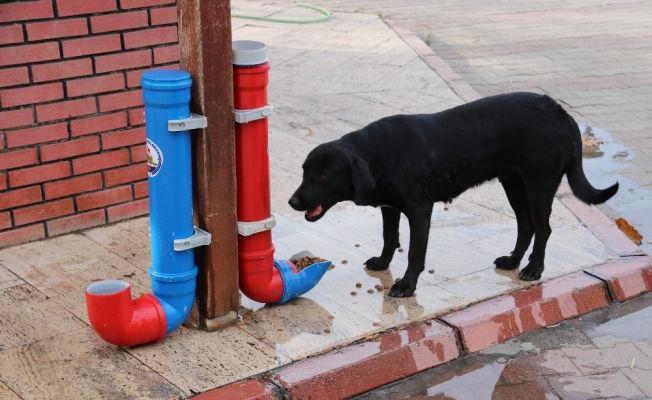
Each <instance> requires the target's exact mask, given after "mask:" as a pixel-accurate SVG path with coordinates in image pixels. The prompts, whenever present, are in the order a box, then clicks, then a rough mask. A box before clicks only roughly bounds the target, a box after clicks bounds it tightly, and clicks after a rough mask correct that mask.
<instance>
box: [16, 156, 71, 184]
mask: <svg viewBox="0 0 652 400" xmlns="http://www.w3.org/2000/svg"><path fill="white" fill-rule="evenodd" d="M67 176H70V163H69V162H68V161H61V162H58V163H52V164H45V165H40V166H38V167H30V168H24V169H19V170H16V171H11V172H9V185H11V187H19V186H27V185H31V184H33V183H40V182H47V181H53V180H55V179H59V178H65V177H67Z"/></svg>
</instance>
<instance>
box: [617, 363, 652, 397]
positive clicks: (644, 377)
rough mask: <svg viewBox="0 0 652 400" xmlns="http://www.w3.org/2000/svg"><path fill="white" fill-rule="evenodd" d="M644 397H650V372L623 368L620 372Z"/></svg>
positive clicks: (651, 389)
mask: <svg viewBox="0 0 652 400" xmlns="http://www.w3.org/2000/svg"><path fill="white" fill-rule="evenodd" d="M621 371H622V372H623V373H624V374H625V375H626V376H627V377H628V378H629V380H631V381H632V382H634V384H635V385H636V386H638V388H639V389H640V390H641V392H643V393H645V395H646V396H652V379H650V371H646V370H642V369H638V368H634V369H630V368H623V369H622V370H621Z"/></svg>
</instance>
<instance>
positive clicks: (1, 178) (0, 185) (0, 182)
mask: <svg viewBox="0 0 652 400" xmlns="http://www.w3.org/2000/svg"><path fill="white" fill-rule="evenodd" d="M6 189H7V174H5V173H4V172H0V191H2V190H6Z"/></svg>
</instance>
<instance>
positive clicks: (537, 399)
mask: <svg viewBox="0 0 652 400" xmlns="http://www.w3.org/2000/svg"><path fill="white" fill-rule="evenodd" d="M492 398H494V399H501V400H522V399H528V400H554V399H559V397H558V396H557V395H556V394H555V393H554V392H553V391H552V390H551V389H550V388H549V387H548V384H547V383H546V382H527V383H519V384H516V385H498V386H496V387H495V388H494V390H493V393H492Z"/></svg>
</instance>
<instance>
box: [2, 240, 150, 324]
mask: <svg viewBox="0 0 652 400" xmlns="http://www.w3.org/2000/svg"><path fill="white" fill-rule="evenodd" d="M0 264H2V265H4V266H5V267H6V268H8V269H9V270H10V271H11V272H13V273H14V274H16V275H18V276H19V277H20V278H22V279H24V280H25V281H26V282H27V283H29V284H30V285H32V286H34V287H35V288H36V289H38V291H39V292H41V293H43V294H45V295H46V296H48V297H50V299H52V300H53V301H55V302H57V303H59V304H60V305H61V306H63V308H65V309H66V310H68V311H70V312H71V313H72V314H74V315H75V316H76V317H77V318H79V319H81V320H83V321H85V322H88V317H87V315H86V300H85V290H86V286H87V285H88V284H89V283H91V282H93V281H96V280H100V279H123V280H125V281H127V282H129V284H130V285H131V286H132V291H133V294H134V296H138V295H139V294H142V293H147V292H149V277H148V276H147V273H146V272H145V271H142V270H141V269H139V268H137V267H135V266H134V265H133V264H130V263H128V262H126V261H124V260H123V259H122V258H120V257H119V256H117V255H116V254H114V253H111V252H109V251H108V250H107V249H105V248H104V247H102V246H100V245H99V244H97V243H95V242H93V241H91V240H90V239H88V238H87V237H85V236H83V235H79V234H72V235H65V236H59V237H56V238H53V239H49V240H45V241H40V242H32V243H27V244H24V245H20V246H14V247H9V248H6V249H3V250H0Z"/></svg>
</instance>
